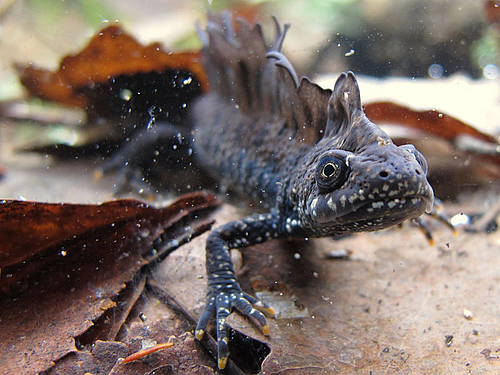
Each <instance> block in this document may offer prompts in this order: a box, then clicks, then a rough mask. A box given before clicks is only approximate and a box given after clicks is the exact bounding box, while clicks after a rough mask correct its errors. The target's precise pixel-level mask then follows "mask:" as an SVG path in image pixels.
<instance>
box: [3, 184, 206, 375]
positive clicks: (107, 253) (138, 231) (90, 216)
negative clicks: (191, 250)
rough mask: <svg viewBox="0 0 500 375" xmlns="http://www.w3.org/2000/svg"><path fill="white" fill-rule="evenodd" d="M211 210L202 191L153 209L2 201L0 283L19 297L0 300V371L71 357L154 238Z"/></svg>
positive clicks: (29, 369)
mask: <svg viewBox="0 0 500 375" xmlns="http://www.w3.org/2000/svg"><path fill="white" fill-rule="evenodd" d="M214 204H215V200H214V197H213V196H210V195H206V194H203V193H196V194H190V195H186V196H183V197H181V198H179V199H178V200H176V201H175V202H174V203H173V204H171V205H170V206H167V207H165V208H158V209H156V208H153V207H151V206H148V205H146V204H144V203H141V202H138V201H133V200H123V201H116V202H109V203H106V204H102V205H96V206H92V205H72V204H61V205H55V204H42V203H38V204H37V203H33V202H18V201H5V202H4V203H3V204H2V205H0V212H1V216H2V221H1V223H2V224H1V225H0V228H1V229H2V230H0V233H1V239H0V243H1V244H2V246H1V253H2V254H3V258H2V261H3V263H2V264H9V266H7V267H5V268H3V269H2V274H1V279H0V281H1V286H2V290H4V291H9V293H11V294H12V293H18V294H17V295H16V296H9V295H3V296H2V297H0V298H1V301H0V304H1V306H2V309H1V310H0V342H2V346H1V347H0V363H2V369H3V370H6V371H7V372H8V373H16V374H28V373H38V372H40V371H45V370H47V369H48V368H50V367H51V366H53V365H54V361H57V360H58V359H60V358H62V357H64V356H66V355H68V354H69V353H71V352H76V350H77V349H76V347H75V341H74V337H76V336H79V335H81V334H82V333H84V332H85V331H87V330H88V329H89V328H90V327H91V326H92V325H93V324H94V323H93V322H94V321H96V320H97V319H98V318H99V317H100V316H101V315H102V314H103V313H104V312H105V311H106V310H108V309H110V308H112V307H114V306H115V301H114V299H115V297H116V296H117V294H118V292H119V291H120V290H122V289H123V288H124V287H125V283H127V282H130V281H131V280H132V279H133V278H134V275H136V274H137V272H138V271H139V270H140V269H141V268H142V267H143V266H144V265H146V264H148V262H149V261H150V260H148V259H147V258H145V257H144V256H145V255H146V254H147V253H148V252H150V251H151V248H152V244H153V242H154V240H155V239H157V238H158V237H159V236H160V235H162V234H163V233H165V230H168V229H169V228H175V227H176V226H178V225H181V226H182V227H184V226H185V225H187V224H189V223H190V222H191V219H190V218H191V217H192V216H191V215H199V214H201V213H202V212H203V210H205V209H207V208H208V207H213V205H214ZM9 214H11V215H9ZM113 214H115V215H116V218H115V219H113ZM93 220H95V223H93ZM30 229H31V230H30ZM17 231H19V233H18V232H17ZM65 231H68V232H65ZM72 231H74V232H72ZM18 237H26V239H25V240H23V239H20V238H18ZM170 239H171V240H174V239H175V237H174V238H170ZM165 240H167V241H168V240H169V238H167V239H165ZM10 242H12V244H10ZM4 244H5V247H4ZM30 244H33V245H32V246H33V247H34V248H35V250H31V249H30V247H31V245H30ZM4 249H7V250H4ZM23 249H24V252H23ZM7 253H8V254H7ZM151 259H153V258H151ZM13 262H14V263H15V262H19V263H16V264H13ZM114 331H115V332H116V328H114Z"/></svg>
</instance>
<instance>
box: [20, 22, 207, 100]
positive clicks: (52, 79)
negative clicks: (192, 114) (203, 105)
mask: <svg viewBox="0 0 500 375" xmlns="http://www.w3.org/2000/svg"><path fill="white" fill-rule="evenodd" d="M174 69H181V70H188V71H190V72H192V73H193V74H195V76H196V77H197V78H198V79H199V81H200V83H201V85H202V87H203V88H204V89H205V90H206V89H207V82H206V78H205V73H204V71H203V69H202V67H201V64H200V63H199V53H196V52H185V53H176V54H172V53H168V52H165V51H164V50H163V49H162V48H161V46H160V44H159V43H153V44H149V45H147V46H142V45H141V44H140V43H139V42H137V40H135V39H134V38H133V37H132V36H130V35H128V34H127V33H125V32H124V31H123V30H122V29H121V28H120V27H119V26H116V25H114V26H109V27H107V28H105V29H103V30H101V31H100V32H98V33H97V34H96V35H95V36H94V37H93V38H92V39H91V40H90V42H89V44H88V45H87V46H86V47H85V48H84V49H83V50H82V51H81V52H80V53H78V54H76V55H69V56H66V57H64V58H63V59H62V60H61V63H60V64H59V69H58V71H56V72H50V71H47V70H44V69H37V68H34V67H31V66H18V70H19V73H20V78H21V82H22V83H23V85H24V86H25V87H26V88H27V89H28V91H29V93H30V95H31V96H35V97H38V98H42V99H46V100H51V101H54V102H57V103H61V104H65V105H70V106H78V107H85V106H87V105H88V104H89V103H88V98H87V97H86V96H85V95H84V94H82V93H81V91H80V90H81V89H82V88H85V87H91V86H93V85H95V84H99V83H106V82H108V81H110V80H112V79H113V78H115V77H117V76H120V75H133V74H137V73H150V72H163V71H165V70H174Z"/></svg>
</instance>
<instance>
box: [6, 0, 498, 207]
mask: <svg viewBox="0 0 500 375" xmlns="http://www.w3.org/2000/svg"><path fill="white" fill-rule="evenodd" d="M499 4H500V2H497V1H493V0H398V1H390V0H310V1H293V2H290V1H284V0H270V1H228V0H205V1H201V0H185V1H171V0H143V1H126V2H125V1H121V0H0V112H1V106H2V103H12V102H15V104H16V105H17V104H19V102H22V103H21V104H22V105H21V106H17V107H12V108H14V109H15V111H17V113H16V116H17V117H18V118H19V117H21V119H20V120H19V119H18V120H17V121H16V122H15V126H12V125H13V123H12V122H10V121H4V122H2V123H0V167H1V164H3V165H4V167H5V166H7V169H9V170H10V176H11V177H10V179H9V180H8V181H7V182H9V183H10V182H12V183H14V185H13V186H12V187H9V186H10V185H8V184H6V180H5V179H4V183H3V189H5V191H4V193H3V195H4V196H17V195H18V194H21V192H22V190H23V189H24V188H23V186H25V185H26V184H21V185H20V182H19V181H21V179H20V177H15V173H17V170H16V168H13V167H12V162H14V163H15V162H17V161H19V160H20V159H19V158H20V156H19V153H16V152H14V150H15V149H16V148H19V147H23V146H24V145H26V144H32V143H36V144H47V143H67V144H74V143H78V141H79V138H78V137H80V135H79V134H78V132H77V131H75V128H78V125H81V124H83V123H84V121H85V120H84V119H85V116H84V114H82V111H81V110H79V109H76V110H74V109H72V110H71V111H68V110H67V108H65V109H64V111H61V108H60V107H58V106H55V105H54V104H52V103H47V102H42V101H40V100H39V99H29V101H27V102H23V99H24V98H25V91H24V88H23V87H22V85H21V84H20V82H19V80H18V75H17V74H18V73H17V72H16V70H15V67H14V65H15V64H21V65H24V66H26V65H31V64H32V65H33V66H34V67H38V68H44V69H49V70H57V69H58V67H59V62H60V60H61V58H62V57H63V56H66V55H68V54H76V53H78V52H79V51H81V50H82V49H83V48H84V47H85V46H86V44H87V43H88V41H89V39H90V38H91V37H92V36H93V35H95V34H96V32H98V31H99V30H101V29H103V28H105V27H107V26H109V25H112V24H119V25H120V26H121V27H122V28H123V29H125V31H126V32H128V33H129V34H131V35H132V36H134V37H135V38H136V39H137V40H138V41H139V42H141V43H143V44H148V43H152V42H160V43H161V44H162V45H163V48H164V50H165V51H186V50H198V49H199V48H200V41H199V39H198V37H197V34H196V31H195V30H196V28H195V25H196V23H200V24H201V25H203V24H204V22H205V19H206V14H207V11H213V12H218V11H221V10H231V11H232V12H233V13H235V14H236V15H239V16H242V17H244V18H245V19H247V20H249V21H251V22H257V21H258V22H260V23H262V25H263V28H264V31H265V35H267V36H268V37H269V39H270V40H271V39H272V36H273V32H274V31H273V23H272V21H271V16H276V17H277V18H278V19H279V21H280V22H281V23H290V24H291V25H292V27H291V29H290V31H289V32H288V34H287V38H286V40H285V43H284V51H285V53H286V55H287V57H288V58H289V59H290V60H291V62H292V64H293V65H294V66H295V68H296V70H297V71H298V73H299V74H300V75H307V76H309V77H310V78H312V79H313V80H315V81H316V82H318V83H320V84H321V85H322V86H323V87H330V88H331V87H332V86H333V84H334V82H335V79H336V78H337V76H338V73H339V72H341V71H345V70H352V71H354V72H355V73H356V75H357V76H358V78H359V83H360V88H361V95H362V101H363V103H365V104H366V103H371V102H375V101H391V102H395V103H399V104H402V105H405V106H407V107H409V108H411V109H415V110H429V109H433V110H438V111H442V112H443V113H445V114H448V115H451V116H454V117H455V118H457V119H459V120H461V121H463V122H465V123H466V124H469V125H471V126H473V127H475V128H477V129H479V130H481V131H484V132H487V133H489V134H491V135H493V136H498V135H499V134H500V118H499V117H498V116H497V113H498V110H499V109H500V101H499V98H500V85H499V82H498V80H499V75H500V74H499V68H498V61H499V43H498V35H499V27H498V25H499V24H500V23H499V22H500V14H499V13H500V11H499V9H500V8H499V7H498V5H499ZM26 103H27V105H25V104H26ZM36 107H42V109H43V115H44V116H45V117H48V118H50V117H51V114H50V113H49V115H47V113H48V112H47V110H50V109H54V112H55V115H54V120H53V121H52V120H51V121H44V124H43V125H42V126H41V127H40V126H39V125H40V124H37V116H38V115H37V112H36V111H37V110H38V109H37V108H36ZM4 108H7V106H4ZM33 108H35V110H34V111H33V113H32V112H31V111H32V110H33ZM23 111H27V112H29V113H27V114H26V116H24V117H25V118H26V119H28V120H29V119H30V118H31V120H35V121H23V119H22V117H23V113H22V112H23ZM60 123H63V124H64V125H66V126H59V125H60ZM68 124H70V125H77V126H76V127H75V126H72V127H71V126H70V127H69V128H68V126H67V125H68ZM380 125H384V124H380ZM42 129H43V131H40V130H42ZM390 134H391V136H393V137H395V136H396V137H397V136H400V137H402V138H404V139H409V141H410V142H411V143H414V144H416V145H417V146H418V147H419V148H420V149H421V150H422V151H423V152H424V154H425V156H426V157H427V159H428V160H429V162H430V166H431V179H432V180H433V184H434V186H435V187H436V189H439V190H441V191H440V192H441V194H440V196H441V197H442V198H452V197H456V195H457V192H458V193H459V192H461V191H463V190H471V189H472V190H474V189H476V188H478V187H481V186H482V187H484V186H486V188H488V189H489V188H490V186H493V185H494V184H495V182H496V181H497V180H498V178H497V177H498V175H499V171H500V169H499V168H498V165H499V163H496V164H495V165H494V171H493V172H494V173H491V168H490V170H488V171H487V172H484V171H479V167H481V166H483V165H484V163H483V160H482V159H480V160H479V161H478V162H476V164H473V162H474V160H475V159H473V158H472V159H471V156H470V154H468V153H465V154H464V153H463V152H462V153H461V152H459V151H457V150H456V149H455V148H453V147H454V146H456V145H453V147H452V146H450V144H448V143H443V142H441V143H439V146H436V143H435V142H430V139H431V137H430V136H429V135H428V134H427V135H425V134H424V135H422V134H418V135H417V136H414V135H413V134H410V136H408V134H403V135H400V134H394V133H390ZM480 147H482V146H481V145H480ZM496 152H497V153H498V151H496ZM23 157H24V158H25V160H28V159H26V157H27V156H26V155H24V156H23ZM29 157H30V158H32V160H33V165H37V163H38V165H39V164H40V159H36V160H35V159H33V158H34V156H29ZM47 159H50V158H47ZM471 160H472V161H471ZM43 162H44V163H45V164H44V165H47V166H50V160H47V161H45V159H44V160H43ZM19 165H21V164H19ZM23 165H24V164H23ZM9 166H10V167H9ZM455 169H457V170H459V172H457V174H456V176H455V175H454V177H450V175H451V172H450V171H452V170H453V171H454V170H455ZM471 171H473V172H477V173H476V174H480V178H479V179H474V178H472V177H471ZM478 171H479V172H478ZM450 181H453V183H450ZM443 182H446V184H443ZM28 185H29V184H28ZM442 186H445V188H446V189H442ZM450 186H453V190H454V192H452V193H451V192H449V190H450V189H448V187H450ZM18 192H19V193H18ZM63 193H64V191H63ZM25 195H28V193H25ZM29 196H33V195H31V194H29ZM35 196H36V197H38V195H35ZM63 198H64V195H61V196H59V199H63ZM45 199H46V198H45Z"/></svg>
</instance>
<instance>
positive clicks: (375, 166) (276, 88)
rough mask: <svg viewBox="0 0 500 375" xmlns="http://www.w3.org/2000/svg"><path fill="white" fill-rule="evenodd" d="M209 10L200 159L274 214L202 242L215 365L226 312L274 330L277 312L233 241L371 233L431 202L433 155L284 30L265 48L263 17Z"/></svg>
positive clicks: (197, 109) (197, 123)
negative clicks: (245, 278) (303, 70)
mask: <svg viewBox="0 0 500 375" xmlns="http://www.w3.org/2000/svg"><path fill="white" fill-rule="evenodd" d="M237 22H238V30H239V31H238V33H235V31H234V30H233V20H232V19H231V18H230V17H229V16H225V15H223V16H210V17H209V21H208V24H207V26H206V30H205V31H201V32H200V37H201V39H202V42H203V45H204V47H203V65H204V68H205V69H206V71H207V73H208V76H209V82H210V87H211V91H210V93H209V94H206V95H204V96H202V97H201V98H200V99H199V100H198V101H197V102H196V103H195V104H194V108H193V113H192V119H193V122H194V128H195V130H194V132H193V134H194V136H193V137H194V138H193V144H194V146H195V149H196V155H197V157H198V161H199V162H200V164H202V166H204V167H205V169H206V170H207V171H209V173H211V174H212V176H213V177H215V178H216V179H217V180H218V181H220V183H221V185H223V186H226V187H227V188H229V189H231V191H234V192H236V193H238V194H240V195H241V196H242V197H247V198H248V197H251V198H252V199H253V200H254V201H255V202H257V203H259V204H260V205H261V206H262V207H263V209H264V210H266V211H267V212H265V213H259V214H255V215H253V216H249V217H246V218H243V219H241V220H237V221H233V222H230V223H227V224H225V225H222V226H220V227H218V228H216V229H215V230H213V231H212V232H211V233H210V234H209V237H208V239H207V243H206V269H207V276H208V302H207V305H206V307H205V309H204V311H203V313H202V315H201V317H200V320H199V322H198V325H197V327H196V337H197V338H198V339H201V337H202V336H203V334H204V332H205V330H206V326H207V324H208V322H209V320H210V319H211V318H212V317H213V316H214V315H215V316H216V320H215V321H216V331H217V346H218V366H219V368H221V369H222V368H224V367H225V366H226V363H227V359H228V346H227V343H228V334H227V326H226V322H225V321H226V318H227V316H228V315H229V314H230V312H231V310H232V309H233V308H236V309H237V310H239V312H240V313H242V314H243V315H246V316H248V317H250V318H252V319H253V320H254V321H255V322H257V323H258V324H259V325H260V326H261V328H262V330H263V332H264V334H268V331H269V328H268V325H267V323H266V318H265V316H264V315H263V314H262V312H264V313H266V314H268V315H270V316H272V315H274V311H273V309H272V308H271V307H269V306H266V305H265V304H264V303H263V302H261V301H259V300H258V299H256V298H255V297H253V296H251V295H249V294H247V293H245V292H243V291H242V290H241V288H240V286H239V284H238V281H237V280H236V276H235V274H234V269H233V264H232V261H231V257H230V255H229V251H230V249H232V248H244V247H247V246H251V245H254V244H258V243H262V242H265V241H267V240H269V239H272V238H304V237H323V236H335V235H339V234H342V233H352V232H359V231H374V230H379V229H383V228H387V227H390V226H392V225H395V224H398V223H401V222H402V221H404V220H407V219H410V218H415V217H418V216H420V215H421V214H423V213H424V211H430V210H431V208H432V205H433V199H434V196H433V192H432V188H431V187H430V185H429V183H428V182H427V179H426V174H427V164H426V161H425V159H424V157H423V156H422V155H421V154H420V153H419V152H418V151H417V150H416V149H415V148H414V147H413V146H412V145H404V146H399V147H398V146H396V145H394V144H393V142H392V141H391V139H390V138H389V137H388V136H387V134H386V133H384V132H383V131H382V130H381V129H379V128H378V127H377V126H376V125H375V124H373V123H372V122H370V121H369V120H368V119H367V118H366V116H365V115H364V113H363V109H362V107H361V100H360V93H359V88H358V84H357V82H356V79H355V77H354V74H353V73H351V72H348V73H342V74H341V75H340V77H339V78H338V80H337V82H336V83H335V87H334V89H333V91H331V90H326V89H322V88H320V87H319V86H318V85H316V84H314V83H312V82H311V81H309V80H308V79H307V78H302V79H301V80H300V81H299V79H298V77H297V75H296V73H295V71H294V70H293V67H292V66H291V64H290V63H289V62H288V60H287V59H286V57H285V56H284V55H283V54H282V53H281V52H280V50H281V45H282V43H283V38H284V36H285V33H286V30H287V28H288V27H287V26H285V29H284V30H281V27H280V26H279V24H278V23H277V22H275V23H276V33H277V37H276V40H275V42H274V44H273V45H272V46H267V45H266V43H265V41H264V39H263V36H262V32H261V28H260V25H256V26H254V27H250V26H249V25H248V24H247V23H245V22H244V21H239V20H238V21H237Z"/></svg>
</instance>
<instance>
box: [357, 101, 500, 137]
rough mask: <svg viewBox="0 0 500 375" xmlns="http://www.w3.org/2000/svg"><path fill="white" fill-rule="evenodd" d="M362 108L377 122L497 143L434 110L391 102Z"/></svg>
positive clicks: (428, 132)
mask: <svg viewBox="0 0 500 375" xmlns="http://www.w3.org/2000/svg"><path fill="white" fill-rule="evenodd" d="M364 110H365V113H366V115H367V116H368V118H369V119H370V120H371V121H373V122H375V123H379V124H393V125H401V126H405V127H408V128H413V129H418V130H421V131H422V132H424V133H425V134H429V135H434V136H437V137H440V138H443V139H446V140H448V141H454V140H455V139H456V138H457V137H459V136H463V135H468V136H471V137H473V138H476V139H479V140H481V141H484V142H491V143H495V144H496V143H497V141H496V139H495V138H493V137H492V136H490V135H487V134H484V133H482V132H480V131H479V130H476V129H475V128H473V127H472V126H470V125H467V124H465V123H464V122H462V121H460V120H459V119H456V118H454V117H452V116H449V115H447V114H445V113H442V112H439V111H436V110H429V111H414V110H412V109H410V108H408V107H405V106H402V105H399V104H395V103H391V102H375V103H369V104H365V105H364Z"/></svg>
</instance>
